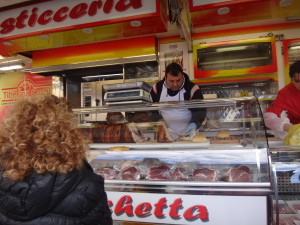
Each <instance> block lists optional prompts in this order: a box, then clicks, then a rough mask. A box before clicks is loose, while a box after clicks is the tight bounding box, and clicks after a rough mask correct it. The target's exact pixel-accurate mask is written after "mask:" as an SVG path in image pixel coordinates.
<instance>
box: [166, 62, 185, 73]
mask: <svg viewBox="0 0 300 225" xmlns="http://www.w3.org/2000/svg"><path fill="white" fill-rule="evenodd" d="M168 73H169V74H171V75H172V76H175V77H176V76H178V74H179V73H182V74H183V70H182V68H181V66H180V65H179V64H178V63H175V62H172V63H170V64H169V65H168V66H167V68H166V73H165V75H167V74H168Z"/></svg>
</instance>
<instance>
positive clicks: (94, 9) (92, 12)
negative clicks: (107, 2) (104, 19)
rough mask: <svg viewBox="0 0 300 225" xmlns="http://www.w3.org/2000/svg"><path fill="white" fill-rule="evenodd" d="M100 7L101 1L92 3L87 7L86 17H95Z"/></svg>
mask: <svg viewBox="0 0 300 225" xmlns="http://www.w3.org/2000/svg"><path fill="white" fill-rule="evenodd" d="M101 7H102V1H101V0H98V1H93V2H92V3H91V5H90V7H89V10H88V15H89V16H95V15H96V14H97V12H98V9H101Z"/></svg>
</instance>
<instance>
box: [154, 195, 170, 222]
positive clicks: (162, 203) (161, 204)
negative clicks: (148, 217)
mask: <svg viewBox="0 0 300 225" xmlns="http://www.w3.org/2000/svg"><path fill="white" fill-rule="evenodd" d="M154 206H155V209H154V215H155V216H157V217H163V216H165V214H163V208H165V207H166V206H167V204H166V198H161V199H159V200H158V202H157V203H156V204H154Z"/></svg>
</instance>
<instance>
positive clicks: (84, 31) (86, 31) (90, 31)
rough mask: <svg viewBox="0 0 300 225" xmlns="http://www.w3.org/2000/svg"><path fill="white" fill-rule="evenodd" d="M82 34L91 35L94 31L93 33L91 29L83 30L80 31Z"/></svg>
mask: <svg viewBox="0 0 300 225" xmlns="http://www.w3.org/2000/svg"><path fill="white" fill-rule="evenodd" d="M82 32H83V33H86V34H91V33H93V32H94V31H93V29H92V28H88V27H87V28H83V29H82Z"/></svg>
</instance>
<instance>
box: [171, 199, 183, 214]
mask: <svg viewBox="0 0 300 225" xmlns="http://www.w3.org/2000/svg"><path fill="white" fill-rule="evenodd" d="M181 202H182V200H181V198H177V199H175V200H174V202H173V203H172V204H171V205H169V206H170V212H169V215H170V217H172V218H179V217H180V216H179V215H178V210H179V208H180V207H182V204H181Z"/></svg>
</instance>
